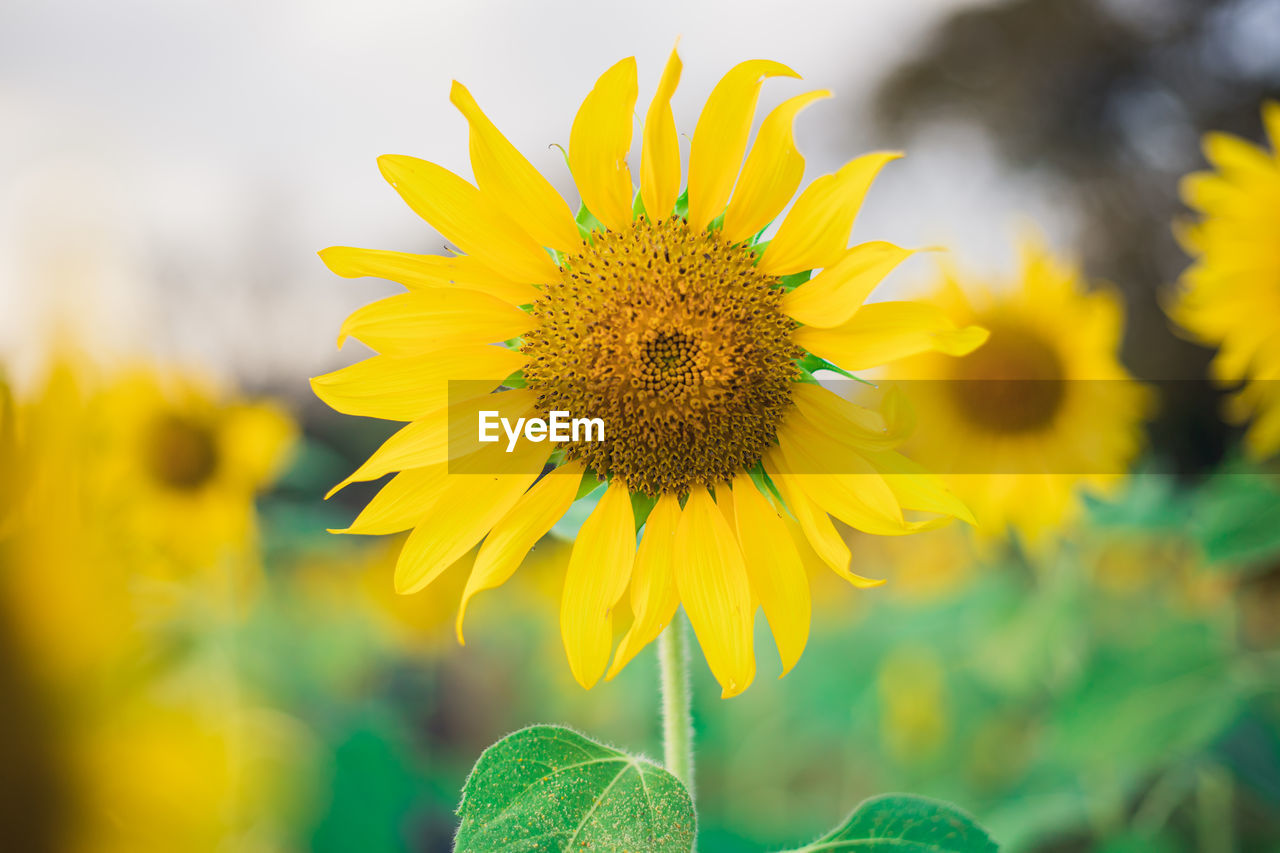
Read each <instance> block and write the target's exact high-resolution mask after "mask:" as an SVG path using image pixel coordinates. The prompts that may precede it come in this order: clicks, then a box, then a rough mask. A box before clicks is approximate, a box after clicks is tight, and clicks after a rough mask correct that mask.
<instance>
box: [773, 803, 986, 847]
mask: <svg viewBox="0 0 1280 853" xmlns="http://www.w3.org/2000/svg"><path fill="white" fill-rule="evenodd" d="M998 849H999V848H998V847H997V846H996V843H995V842H994V841H992V840H991V836H990V835H988V834H987V832H986V830H984V829H983V828H982V827H980V826H978V823H977V821H975V820H974V819H973V818H972V817H971V816H970V815H969V814H967V813H966V812H964V811H962V810H960V809H958V808H956V807H955V806H953V805H951V804H950V803H944V802H942V801H941V800H931V799H929V798H928V797H917V796H915V795H913V794H884V795H882V796H879V797H872V798H871V799H869V800H866V801H864V802H863V803H862V804H861V805H860V806H858V807H857V808H856V809H854V810H853V814H851V815H849V817H848V819H846V820H845V822H844V823H842V824H841V825H840V826H839V827H837V828H836V829H835V830H833V831H832V832H831V833H829V834H827V835H824V836H823V837H822V838H819V839H818V840H817V841H815V842H813V843H812V844H808V845H806V846H804V847H800V848H797V849H795V850H792V851H788V853H818V851H822V853H996V851H997V850H998Z"/></svg>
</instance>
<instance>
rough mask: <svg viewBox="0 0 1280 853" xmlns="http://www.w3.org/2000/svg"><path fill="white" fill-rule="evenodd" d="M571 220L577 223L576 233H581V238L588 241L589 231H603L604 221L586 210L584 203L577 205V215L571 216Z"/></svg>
mask: <svg viewBox="0 0 1280 853" xmlns="http://www.w3.org/2000/svg"><path fill="white" fill-rule="evenodd" d="M573 221H574V222H576V223H577V224H578V233H579V234H581V235H582V239H583V240H586V241H587V242H588V243H590V242H591V232H593V231H604V230H606V229H605V227H604V223H603V222H601V221H600V220H599V219H596V215H595V214H594V213H592V212H591V211H589V210H587V206H586V205H585V204H583V205H579V206H578V215H577V216H575V217H573Z"/></svg>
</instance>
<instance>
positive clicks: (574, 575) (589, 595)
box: [560, 480, 636, 689]
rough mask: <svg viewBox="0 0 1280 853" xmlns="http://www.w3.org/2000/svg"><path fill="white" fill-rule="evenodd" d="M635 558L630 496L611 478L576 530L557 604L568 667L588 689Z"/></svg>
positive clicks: (602, 662)
mask: <svg viewBox="0 0 1280 853" xmlns="http://www.w3.org/2000/svg"><path fill="white" fill-rule="evenodd" d="M635 555H636V522H635V514H634V513H633V511H632V509H631V495H630V493H628V492H627V487H626V486H624V485H622V481H621V480H615V481H613V482H612V483H610V484H609V488H608V489H607V490H606V491H605V493H604V497H602V498H600V503H599V504H597V505H596V508H595V510H594V511H593V512H592V513H591V515H590V516H589V517H588V518H587V520H586V522H584V523H583V525H582V529H581V530H579V531H578V539H577V541H576V542H574V543H573V553H572V554H571V555H570V556H569V568H568V569H567V570H566V572H565V577H564V598H563V599H561V602H560V636H561V637H562V639H563V640H564V650H565V654H566V655H568V657H569V668H570V669H571V670H572V671H573V677H574V678H575V679H577V681H578V683H579V684H581V685H582V686H583V687H586V688H588V689H589V688H591V687H592V686H593V685H594V684H595V683H596V682H597V681H599V680H600V676H601V675H603V674H604V669H605V666H606V665H607V664H608V663H609V649H610V647H611V646H612V645H613V608H614V605H616V604H617V603H618V599H620V598H622V594H623V593H624V592H626V589H627V581H628V580H630V579H631V565H632V562H633V561H634V560H635Z"/></svg>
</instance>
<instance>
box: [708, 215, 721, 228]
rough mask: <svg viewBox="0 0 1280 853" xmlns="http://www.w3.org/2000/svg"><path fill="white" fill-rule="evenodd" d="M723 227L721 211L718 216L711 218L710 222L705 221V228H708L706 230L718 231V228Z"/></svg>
mask: <svg viewBox="0 0 1280 853" xmlns="http://www.w3.org/2000/svg"><path fill="white" fill-rule="evenodd" d="M723 227H724V214H723V213H721V214H720V215H719V216H717V217H716V218H715V219H713V220H711V221H710V222H708V223H707V230H708V231H719V230H720V229H721V228H723Z"/></svg>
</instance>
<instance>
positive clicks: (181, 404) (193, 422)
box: [89, 369, 297, 576]
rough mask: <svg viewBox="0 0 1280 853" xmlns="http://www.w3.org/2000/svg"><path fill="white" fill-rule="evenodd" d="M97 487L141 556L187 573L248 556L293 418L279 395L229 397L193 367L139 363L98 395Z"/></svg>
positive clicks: (164, 569)
mask: <svg viewBox="0 0 1280 853" xmlns="http://www.w3.org/2000/svg"><path fill="white" fill-rule="evenodd" d="M92 406H93V408H94V411H93V412H91V414H90V416H91V417H92V418H94V420H95V423H96V424H101V429H100V431H99V432H97V433H95V434H93V435H90V436H89V441H90V442H91V445H92V447H93V470H92V475H93V477H94V483H93V487H96V488H101V489H105V490H107V491H109V492H110V494H111V495H112V498H111V499H110V500H107V499H106V498H105V497H102V500H101V503H100V506H101V507H102V508H103V509H104V510H107V509H108V508H109V511H111V512H112V517H111V522H112V523H113V524H115V525H118V527H119V530H120V531H121V533H122V534H123V541H125V542H128V543H132V544H134V545H136V546H137V548H138V550H139V553H137V554H135V555H134V558H135V559H137V560H138V563H139V565H147V566H154V567H156V568H157V570H158V571H160V572H161V573H163V574H167V575H177V576H182V575H184V574H189V573H191V572H193V571H197V570H201V569H212V568H215V567H218V564H219V563H220V561H224V560H227V559H228V558H229V557H230V558H232V559H231V560H230V561H231V562H234V563H237V564H244V563H246V562H247V561H248V560H249V555H250V554H251V553H252V548H251V546H252V544H253V543H254V541H255V540H256V532H255V523H254V508H253V501H254V497H255V495H256V494H257V492H258V491H260V490H261V489H263V488H264V487H266V486H268V485H270V484H271V482H272V481H273V480H274V479H275V477H276V476H277V475H278V474H279V472H280V470H281V468H282V467H283V465H284V463H285V462H286V461H287V459H288V457H289V453H290V451H291V449H292V445H293V442H294V439H295V435H296V432H297V430H296V427H295V426H294V423H293V421H292V419H291V418H290V417H289V416H288V415H287V414H286V413H285V412H284V411H283V410H282V409H281V408H280V407H279V406H277V405H276V404H274V403H270V402H252V403H251V402H244V401H239V400H233V401H229V402H224V401H223V395H221V394H219V393H218V392H217V391H216V390H215V389H214V387H213V385H212V384H211V383H208V382H205V381H201V380H199V379H197V378H195V377H193V376H191V375H181V374H176V373H173V374H162V373H159V372H157V371H154V370H149V369H135V370H133V371H131V372H129V373H127V374H125V375H123V376H121V377H119V378H117V379H113V380H111V381H110V383H109V384H108V386H107V387H106V388H105V389H104V390H103V391H102V392H101V393H100V394H98V395H96V396H95V398H94V400H93V402H92Z"/></svg>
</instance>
